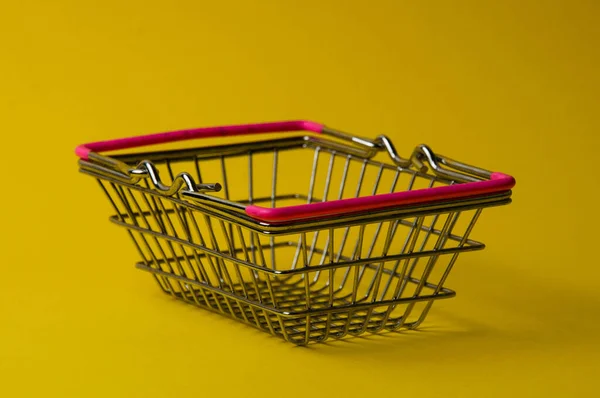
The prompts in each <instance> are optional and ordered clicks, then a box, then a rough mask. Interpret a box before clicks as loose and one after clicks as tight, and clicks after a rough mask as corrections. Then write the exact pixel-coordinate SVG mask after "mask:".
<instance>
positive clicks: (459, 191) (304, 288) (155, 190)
mask: <svg viewBox="0 0 600 398" xmlns="http://www.w3.org/2000/svg"><path fill="white" fill-rule="evenodd" d="M293 131H300V132H303V133H302V134H300V135H298V134H296V135H294V136H291V137H287V136H285V137H283V138H277V139H269V140H253V141H252V142H247V143H241V144H240V143H230V144H222V145H216V146H210V147H201V148H194V149H180V150H166V151H155V152H145V153H133V154H126V155H118V156H112V157H108V156H105V155H102V154H100V152H105V151H112V150H120V149H127V148H133V147H138V146H145V145H150V144H160V143H167V142H173V141H179V140H184V139H191V138H205V137H221V136H230V135H238V134H261V133H272V132H293ZM76 153H77V155H78V156H79V157H80V160H79V166H80V170H81V171H82V172H84V173H86V174H89V175H91V176H93V177H94V178H95V179H97V181H98V183H99V185H100V187H101V189H102V190H103V191H104V193H105V194H106V196H107V197H108V199H109V201H110V203H111V204H112V206H113V207H114V210H115V215H113V216H112V217H111V221H112V222H113V223H115V224H117V225H119V226H122V227H124V228H126V229H127V230H128V233H129V235H130V236H131V238H132V239H133V242H134V244H135V246H136V248H137V250H138V252H139V256H140V262H139V263H137V265H136V266H137V267H138V268H139V269H141V270H144V271H147V272H149V273H150V274H151V275H152V276H153V277H154V279H155V280H156V282H157V283H158V285H159V286H160V288H161V289H162V290H163V291H164V292H165V293H167V294H169V295H171V296H173V297H174V298H176V299H179V300H183V301H185V302H188V303H192V304H195V305H198V306H200V307H203V308H206V309H210V310H213V311H216V312H218V313H221V314H224V315H227V316H229V317H232V318H234V319H237V320H240V321H242V322H245V323H247V324H250V325H253V326H255V327H257V328H259V329H261V330H264V331H267V332H269V333H271V334H273V335H276V336H280V337H282V338H284V339H285V340H287V341H290V342H292V343H295V344H307V343H309V342H317V341H324V340H326V339H328V338H341V337H344V336H346V335H359V334H361V333H364V332H371V333H376V332H379V331H382V330H395V329H399V328H415V327H417V326H418V325H420V324H421V322H422V321H423V320H424V319H425V317H426V316H427V314H428V312H429V310H430V308H431V306H432V304H433V302H434V301H435V300H438V299H444V298H450V297H453V296H454V295H455V293H454V291H452V290H450V289H449V288H447V287H446V286H445V282H446V279H447V278H448V275H449V273H450V271H451V270H452V268H453V266H454V264H455V262H456V260H457V258H458V256H459V254H460V253H462V252H467V251H473V250H480V249H483V248H484V245H483V244H482V243H479V242H476V241H473V240H471V239H469V235H470V233H471V231H472V229H473V226H474V225H475V222H476V221H477V219H478V218H479V216H480V215H481V212H482V209H483V208H486V207H490V206H499V205H504V204H508V203H510V201H511V199H510V196H511V188H512V187H513V186H514V183H515V182H514V179H513V178H512V177H510V176H508V175H505V174H501V173H491V172H489V171H486V170H483V169H480V168H476V167H473V166H468V165H466V164H464V163H460V162H457V161H454V160H451V159H449V158H447V157H445V156H441V155H439V154H435V153H434V152H433V151H432V150H431V149H430V148H429V147H427V146H425V145H421V146H418V147H417V148H416V149H415V150H414V152H413V154H412V156H411V157H410V158H409V159H404V158H402V157H400V156H398V154H397V152H396V150H395V148H394V146H393V145H392V143H391V141H390V140H389V139H388V138H387V137H385V136H379V137H377V138H376V139H374V140H369V139H365V138H360V137H356V136H352V135H349V134H346V133H342V132H339V131H336V130H333V129H330V128H327V127H325V126H323V125H320V124H318V123H314V122H306V121H292V122H276V123H263V124H254V125H238V126H226V127H215V128H200V129H193V130H181V131H175V132H169V133H161V134H153V135H148V136H141V137H133V138H124V139H118V140H112V141H102V142H96V143H91V144H85V145H81V146H79V147H78V148H77V149H76ZM165 176H168V177H166V178H165ZM163 179H165V180H168V181H163ZM230 180H235V183H234V184H233V183H229V181H230Z"/></svg>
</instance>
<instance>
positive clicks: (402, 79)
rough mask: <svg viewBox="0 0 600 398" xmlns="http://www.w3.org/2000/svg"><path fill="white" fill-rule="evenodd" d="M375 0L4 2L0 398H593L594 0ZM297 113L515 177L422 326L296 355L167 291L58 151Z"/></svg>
mask: <svg viewBox="0 0 600 398" xmlns="http://www.w3.org/2000/svg"><path fill="white" fill-rule="evenodd" d="M321 3H322V4H321ZM426 3H427V5H426ZM367 4H368V3H367V2H359V1H336V2H332V1H328V2H319V1H279V2H276V1H272V2H236V3H232V2H217V1H211V2H208V1H197V2H193V1H188V2H183V1H172V2H164V1H161V2H158V1H156V2H148V1H136V2H132V1H130V2H121V1H98V2H80V1H72V2H68V1H62V0H61V1H48V2H46V1H39V2H30V1H29V2H28V1H25V2H11V3H10V4H9V3H7V4H4V5H3V7H2V8H3V10H2V12H1V15H0V22H1V23H0V32H1V39H0V41H1V45H2V47H1V48H2V58H1V62H0V73H1V79H0V82H1V83H0V115H1V123H0V125H1V127H2V133H3V142H4V145H3V148H2V149H3V150H2V156H1V157H0V162H1V168H0V170H2V178H1V180H2V186H3V188H2V195H1V198H2V201H3V203H2V204H3V210H2V217H1V220H2V229H1V231H2V237H1V240H0V245H1V248H2V250H1V254H2V255H1V257H0V258H1V260H0V263H1V265H2V274H1V278H2V287H1V288H0V385H1V391H2V392H1V393H0V395H2V396H6V397H14V396H57V397H58V396H103V397H108V396H181V397H183V396H202V397H208V396H221V395H225V394H228V395H231V396H254V395H256V396H258V395H262V396H278V397H288V396H304V397H313V396H322V395H323V396H325V395H326V396H331V397H333V396H337V395H339V396H383V395H390V396H391V395H397V396H403V395H406V394H409V393H410V394H415V396H434V395H435V396H461V397H463V396H474V397H481V396H490V395H499V396H500V395H502V396H506V395H508V396H541V395H556V396H571V395H573V394H575V393H577V394H579V393H584V392H587V393H590V394H592V395H593V391H594V390H593V387H594V386H595V385H596V383H597V377H598V374H599V373H600V369H599V368H600V365H599V363H600V362H599V360H598V358H599V357H598V355H599V354H600V350H599V344H598V340H599V337H598V336H599V332H600V321H599V317H600V304H599V303H600V298H599V297H598V293H597V291H598V290H597V289H598V286H599V282H600V281H599V280H598V279H599V278H598V277H599V275H600V273H599V269H600V267H598V266H599V265H600V262H599V261H598V254H597V245H598V231H597V227H598V225H599V223H598V221H600V220H599V219H598V192H599V190H598V180H599V178H598V174H597V172H596V171H595V170H596V169H597V167H598V165H597V164H598V162H597V158H596V154H597V150H598V148H599V145H598V144H599V139H598V131H599V130H598V129H599V127H600V124H599V121H598V109H599V108H598V106H599V105H600V104H599V101H598V93H599V92H600V91H599V89H600V87H599V78H598V70H599V67H600V63H599V62H598V61H599V59H598V43H599V42H600V41H599V40H600V35H599V26H600V25H598V20H599V17H600V14H599V7H598V3H597V2H594V1H575V2H572V1H564V2H553V1H538V2H521V1H497V2H477V1H474V2H451V1H447V2H420V3H419V2H410V3H409V2H406V3H402V2H395V1H386V2H382V1H380V2H373V3H372V4H371V3H369V4H371V5H367ZM295 118H308V119H314V120H318V121H322V122H324V123H327V124H329V125H331V126H333V127H337V128H340V129H343V130H348V131H353V132H356V133H359V134H362V135H365V136H369V135H375V134H379V133H386V134H388V135H389V136H390V137H392V138H393V139H394V141H395V143H396V146H397V148H398V149H399V150H400V151H401V152H402V153H403V154H408V153H409V151H410V150H412V147H413V146H414V145H416V144H418V143H421V142H426V143H428V144H429V145H431V146H432V147H433V148H434V149H437V150H438V151H439V152H441V153H444V154H448V155H451V156H452V157H455V158H457V159H461V160H464V161H467V162H470V163H473V164H477V165H481V166H484V167H487V168H490V169H494V170H501V171H505V172H507V173H511V174H514V175H515V176H516V178H517V181H518V185H517V187H516V188H515V191H514V197H513V199H514V203H513V204H512V205H511V206H508V207H502V208H496V209H492V210H489V211H486V212H484V213H483V217H482V219H481V220H480V223H479V226H478V227H477V228H476V230H475V232H474V235H473V237H474V238H476V239H479V240H482V241H484V242H486V243H487V244H488V248H487V249H486V250H484V251H483V252H476V253H470V254H467V255H464V256H462V257H461V259H460V261H459V265H458V266H457V267H456V268H455V270H454V272H453V274H451V276H450V280H449V286H450V287H452V288H455V289H456V290H457V291H458V296H457V298H455V299H453V300H447V301H443V302H441V303H439V305H434V307H433V310H432V313H431V315H430V317H429V318H428V320H427V321H426V323H425V324H424V325H423V328H422V329H421V331H418V332H405V333H398V334H387V335H385V336H383V337H367V338H355V339H351V340H348V341H344V342H334V343H331V344H328V345H313V346H311V347H309V348H297V347H294V346H292V345H289V344H287V343H284V342H283V341H281V340H279V339H277V338H274V337H270V336H269V335H266V334H264V333H262V332H259V331H257V330H255V329H253V328H250V327H246V326H243V325H241V324H239V323H236V322H234V321H231V320H228V319H224V318H222V317H220V316H218V315H216V314H211V313H208V312H207V311H202V310H200V309H197V308H194V307H192V306H188V305H185V304H180V303H177V302H174V301H173V300H170V299H169V298H168V297H166V296H164V295H163V294H162V293H160V292H159V291H158V289H157V288H156V286H155V284H154V282H153V281H152V279H151V278H150V277H149V276H148V275H146V274H143V273H141V272H139V271H136V270H135V269H134V268H133V263H134V262H135V261H136V253H135V251H134V249H133V248H132V246H131V244H130V242H129V240H128V238H127V235H126V233H125V232H124V231H122V230H120V229H118V228H117V227H115V226H113V225H112V224H109V223H108V221H107V220H106V219H107V216H108V215H109V206H108V205H107V203H105V200H104V198H103V197H102V195H101V193H100V192H99V190H98V189H97V186H96V185H95V183H94V182H93V181H92V180H91V179H89V178H87V177H86V176H82V175H80V174H78V173H77V166H76V160H75V157H74V155H73V153H72V150H73V148H74V147H75V145H76V144H79V143H81V142H85V141H91V140H97V139H106V138H111V137H123V136H128V135H134V134H142V133H148V132H155V131H164V130H168V129H176V128H183V127H192V126H208V125H216V124H228V123H243V122H252V121H266V120H279V119H295ZM242 394H243V395H242ZM334 394H335V395H334ZM592 395H590V396H592Z"/></svg>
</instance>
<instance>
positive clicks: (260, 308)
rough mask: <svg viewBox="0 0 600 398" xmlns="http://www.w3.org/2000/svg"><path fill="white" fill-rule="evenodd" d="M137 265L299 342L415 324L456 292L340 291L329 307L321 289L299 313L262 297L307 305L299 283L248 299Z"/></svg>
mask: <svg viewBox="0 0 600 398" xmlns="http://www.w3.org/2000/svg"><path fill="white" fill-rule="evenodd" d="M137 267H138V268H141V269H143V270H145V271H150V272H151V273H152V274H153V276H154V278H155V280H156V281H157V283H158V285H159V286H160V288H161V290H162V291H163V292H164V293H165V294H168V295H170V296H172V297H174V298H176V299H178V300H181V301H184V302H186V303H189V304H194V305H196V306H198V307H201V308H204V309H208V310H211V311H213V312H217V313H219V314H221V315H225V316H228V317H230V318H233V319H235V320H238V321H241V322H244V323H246V324H248V325H251V326H254V327H256V328H258V329H260V330H262V331H265V332H267V333H270V334H272V335H274V336H277V337H280V338H283V339H284V340H286V341H288V342H291V343H294V344H297V345H306V344H309V343H314V342H323V341H325V340H328V339H330V338H333V339H340V338H343V337H345V336H358V335H361V334H363V333H378V332H381V331H383V330H387V331H394V330H399V329H414V328H417V327H418V326H419V325H420V324H421V323H422V322H423V321H424V320H425V318H426V316H427V314H428V312H429V310H430V308H431V306H432V304H433V301H435V300H437V299H443V298H450V297H453V296H454V295H455V293H454V292H453V291H451V290H449V289H443V291H442V292H440V293H438V294H437V295H436V296H425V297H420V298H414V299H412V300H411V299H410V298H409V299H407V298H405V299H399V300H397V302H391V303H390V302H383V303H377V302H375V303H372V302H366V301H364V300H363V301H362V302H361V301H358V300H357V301H356V303H355V304H351V303H350V302H349V301H348V297H343V296H342V297H338V298H336V300H335V302H334V303H333V305H332V306H329V305H328V303H327V302H325V300H322V298H325V297H328V295H327V293H326V292H323V294H322V296H319V295H318V294H315V295H314V296H313V297H311V308H310V310H305V311H303V312H302V313H301V314H298V313H295V312H292V311H286V310H285V309H284V310H275V309H273V308H268V307H267V306H266V305H264V304H261V303H260V301H263V298H267V296H271V297H273V296H275V297H278V298H279V300H278V301H277V303H278V305H279V306H282V307H284V308H286V307H287V308H286V309H290V308H291V307H296V308H297V307H298V306H299V305H305V304H304V303H303V302H301V301H300V300H299V299H298V298H299V297H301V296H302V291H303V287H302V286H299V283H286V282H287V281H283V282H279V283H273V284H271V286H270V289H271V290H269V289H268V287H267V286H266V285H263V286H261V288H260V290H259V291H258V292H257V293H258V295H256V293H255V295H254V297H252V296H250V295H248V296H249V297H248V299H258V297H260V299H258V300H257V301H258V302H255V303H252V302H249V300H248V299H243V298H241V297H236V296H233V295H231V294H227V293H225V292H222V291H219V290H218V289H215V288H214V287H211V286H208V285H206V286H203V285H200V286H198V285H192V284H188V283H182V282H181V280H178V279H181V278H177V279H175V278H173V277H172V275H164V274H162V272H160V271H157V270H155V269H153V268H150V267H147V266H146V265H142V264H138V265H137ZM407 282H408V283H411V284H418V283H419V280H417V279H408V280H407ZM234 288H235V290H236V291H239V292H241V291H244V290H245V291H246V292H247V293H248V292H249V291H250V289H247V287H243V286H239V285H236V286H234ZM313 293H314V292H313ZM286 304H287V305H286Z"/></svg>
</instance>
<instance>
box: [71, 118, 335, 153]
mask: <svg viewBox="0 0 600 398" xmlns="http://www.w3.org/2000/svg"><path fill="white" fill-rule="evenodd" d="M324 128H325V127H324V126H323V125H322V124H319V123H316V122H311V121H306V120H295V121H284V122H270V123H257V124H240V125H231V126H220V127H202V128H196V129H187V130H177V131H170V132H167V133H156V134H148V135H142V136H137V137H128V138H119V139H115V140H107V141H97V142H91V143H88V144H82V145H79V146H78V147H77V148H75V154H76V155H77V156H79V158H80V159H83V160H88V158H89V155H90V153H91V152H107V151H115V150H119V149H129V148H136V147H140V146H146V145H155V144H164V143H167V142H176V141H183V140H191V139H195V138H213V137H227V136H235V135H247V134H261V133H276V132H288V131H311V132H313V133H322V132H323V130H324Z"/></svg>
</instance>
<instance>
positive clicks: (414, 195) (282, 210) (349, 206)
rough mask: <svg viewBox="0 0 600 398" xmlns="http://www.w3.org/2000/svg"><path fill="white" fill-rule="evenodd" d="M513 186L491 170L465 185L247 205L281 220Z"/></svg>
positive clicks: (255, 214)
mask: <svg viewBox="0 0 600 398" xmlns="http://www.w3.org/2000/svg"><path fill="white" fill-rule="evenodd" d="M514 186H515V179H514V178H513V177H511V176H509V175H506V174H502V173H492V176H491V179H490V180H487V181H478V182H469V183H465V184H455V185H448V186H443V187H436V188H427V189H418V190H414V191H405V192H394V193H388V194H381V195H373V196H365V197H360V198H350V199H339V200H333V201H329V202H318V203H309V204H304V205H298V206H287V207H279V208H267V207H261V206H254V205H250V206H247V207H246V214H248V215H249V216H250V217H252V218H254V219H256V220H260V221H265V222H273V223H281V222H289V221H295V220H304V219H310V218H320V217H329V216H335V215H340V214H349V213H356V212H363V211H369V210H376V209H385V208H391V207H400V206H409V205H416V204H426V203H432V202H438V201H443V200H451V199H459V198H468V197H477V196H483V195H489V194H493V193H499V192H505V191H508V190H510V189H511V188H512V187H514Z"/></svg>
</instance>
